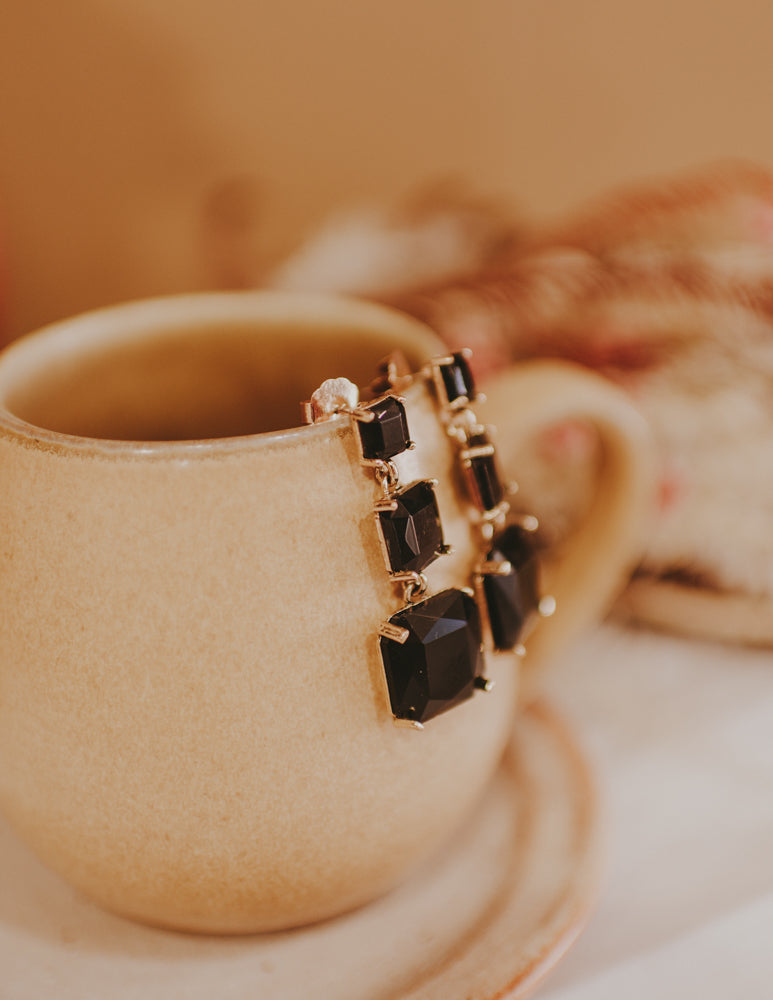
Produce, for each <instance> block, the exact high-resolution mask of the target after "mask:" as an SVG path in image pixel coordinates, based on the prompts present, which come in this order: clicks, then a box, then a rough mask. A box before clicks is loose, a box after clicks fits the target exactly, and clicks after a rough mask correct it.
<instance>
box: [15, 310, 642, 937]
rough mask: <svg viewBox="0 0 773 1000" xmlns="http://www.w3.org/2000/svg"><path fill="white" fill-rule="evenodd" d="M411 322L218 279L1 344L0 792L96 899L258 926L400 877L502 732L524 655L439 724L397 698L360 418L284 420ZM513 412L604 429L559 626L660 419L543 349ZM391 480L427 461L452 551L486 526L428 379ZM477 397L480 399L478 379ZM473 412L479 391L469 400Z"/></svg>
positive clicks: (293, 920) (627, 537)
mask: <svg viewBox="0 0 773 1000" xmlns="http://www.w3.org/2000/svg"><path fill="white" fill-rule="evenodd" d="M395 349H399V350H401V351H402V352H403V353H404V354H405V356H406V357H407V359H408V361H409V363H410V365H411V366H412V369H413V370H418V369H419V368H420V367H421V365H422V364H423V363H424V362H425V361H426V360H427V359H428V358H430V357H432V356H437V355H439V354H442V353H444V351H443V345H442V344H441V343H440V342H439V341H438V339H437V338H436V337H435V335H434V334H433V333H432V332H431V331H430V330H429V329H428V328H426V327H424V326H423V325H421V324H420V323H418V322H416V321H414V320H412V319H409V318H407V317H404V316H402V315H400V314H399V313H396V312H393V311H391V310H388V309H384V308H381V307H377V306H373V305H368V304H364V303H358V302H354V301H348V300H343V299H335V298H324V297H314V296H291V295H282V294H277V293H234V294H228V293H221V294H210V295H190V296H181V297H175V298H170V299H158V300H149V301H145V302H138V303H133V304H129V305H124V306H118V307H115V308H110V309H105V310H102V311H99V312H95V313H91V314H87V315H84V316H80V317H77V318H75V319H72V320H69V321H66V322H61V323H58V324H56V325H55V326H52V327H50V328H48V329H46V330H44V331H42V332H40V333H37V334H33V335H30V336H28V337H25V338H23V339H22V340H20V341H18V342H16V343H15V344H14V345H12V346H11V347H10V348H8V349H6V351H5V352H4V353H3V354H2V355H1V356H0V525H2V529H1V530H2V545H0V594H1V595H2V596H1V597H0V808H2V810H3V812H4V813H5V815H6V816H7V818H8V820H9V821H10V822H11V823H12V825H13V827H14V828H15V830H16V831H17V832H18V834H19V835H20V836H21V837H22V839H23V840H24V841H25V842H26V843H28V844H29V845H30V846H31V847H32V848H33V849H34V850H35V852H36V853H37V854H38V855H39V857H40V858H41V859H42V860H43V861H44V862H45V863H46V864H47V865H49V866H50V867H51V868H52V869H54V870H56V871H57V872H59V873H60V874H61V875H63V876H64V877H65V878H66V879H68V880H69V881H70V882H71V883H72V884H73V885H75V886H76V887H78V888H79V889H81V890H82V891H84V892H85V893H87V894H88V895H90V896H91V897H93V898H94V899H96V900H97V901H99V902H101V903H102V904H103V905H105V906H106V907H108V908H110V909H113V910H115V911H118V912H120V913H123V914H126V915H128V916H131V917H134V918H137V919H140V920H144V921H148V922H151V923H157V924H161V925H165V926H169V927H174V928H180V929H186V930H197V931H206V932H250V931H263V930H273V929H278V928H283V927H288V926H295V925H299V924H302V923H306V922H309V921H314V920H318V919H322V918H325V917H328V916H331V915H334V914H336V913H340V912H343V911H344V910H347V909H349V908H351V907H354V906H357V905H359V904H362V903H364V902H366V901H367V900H369V899H372V898H374V897H375V896H377V895H378V894H379V893H382V892H384V891H386V890H387V889H389V888H390V887H391V886H393V885H395V884H396V883H397V882H398V881H399V880H400V879H401V878H402V877H404V876H405V875H406V874H407V873H408V872H409V871H411V870H412V869H415V866H417V865H418V864H419V863H420V862H421V861H422V860H423V859H424V858H426V857H427V856H429V855H430V854H431V853H432V852H433V851H435V850H436V849H437V847H438V845H439V844H440V843H441V842H442V841H444V840H445V839H446V838H447V837H448V836H449V834H450V833H451V832H452V831H453V830H454V828H455V827H456V826H457V825H458V824H459V822H460V821H461V819H462V818H463V817H464V816H465V814H467V813H468V812H469V810H470V808H471V806H472V805H473V803H474V802H475V800H476V799H477V797H478V796H479V794H480V793H481V790H482V788H483V787H484V785H485V784H486V782H487V780H488V778H489V777H490V776H491V774H492V773H493V771H494V770H495V768H496V765H497V762H498V760H499V758H500V756H501V754H502V751H503V748H504V746H505V744H506V742H507V740H508V734H509V731H510V728H511V725H512V720H513V714H514V708H515V705H516V702H517V693H518V689H519V670H520V668H519V661H518V660H517V658H515V657H514V656H512V655H511V654H487V656H486V676H487V677H488V678H489V679H490V680H493V681H494V682H495V683H496V688H495V690H494V691H492V692H491V693H490V694H485V695H484V694H482V693H481V694H479V695H476V696H475V697H473V698H470V699H469V700H467V701H465V702H464V703H463V704H460V705H459V706H457V707H455V708H454V709H453V710H452V711H448V712H446V713H444V714H442V715H439V716H438V717H437V718H435V719H432V720H431V722H430V723H429V724H428V725H427V726H426V727H425V729H424V731H423V732H417V731H414V730H412V729H410V728H400V727H397V726H395V725H394V724H393V718H392V714H391V711H390V707H389V701H388V698H387V694H386V689H385V684H384V668H383V665H382V662H381V657H380V655H379V646H378V641H377V639H378V628H379V625H380V624H381V623H382V622H383V621H385V620H386V619H387V618H389V616H390V615H393V614H394V613H395V612H396V611H397V609H398V608H399V607H400V606H401V604H402V603H403V602H402V599H401V598H400V596H399V594H398V592H397V590H396V588H395V586H394V585H393V583H392V582H391V581H390V580H389V577H388V574H387V572H386V571H385V566H384V557H383V554H382V551H381V548H380V542H379V539H378V537H377V531H376V527H375V524H374V518H373V504H374V500H375V499H376V498H377V493H378V489H377V486H376V484H375V481H374V477H373V475H371V474H370V471H369V470H368V469H366V468H363V466H362V465H361V461H360V459H361V454H360V448H359V445H358V443H357V441H356V430H355V428H354V426H353V424H352V422H351V421H350V419H349V418H345V417H342V418H337V419H332V420H329V421H326V422H323V423H318V424H314V425H311V426H299V424H300V418H299V414H300V409H299V403H300V402H301V401H302V400H305V399H308V398H309V396H310V394H311V392H312V391H313V390H314V389H315V388H317V386H318V385H319V384H320V383H321V382H322V381H323V380H325V379H327V378H330V377H334V376H346V377H347V378H349V379H351V380H352V381H353V382H355V383H357V384H360V385H362V384H367V383H368V382H369V381H370V380H371V379H372V377H373V375H374V372H375V370H376V365H377V362H378V361H379V360H380V359H381V358H383V357H384V355H386V354H388V353H389V352H390V351H392V350H395ZM490 389H491V392H490V399H489V402H488V404H487V407H486V409H485V417H486V419H489V418H491V419H495V420H496V421H497V422H498V424H499V440H501V441H507V442H508V443H509V442H511V441H513V442H516V441H517V440H518V439H519V438H521V437H523V435H529V434H534V433H537V432H538V431H539V430H540V428H543V427H545V426H547V425H548V424H550V423H551V422H553V421H556V420H563V419H565V418H567V417H575V418H582V419H584V420H587V421H590V423H592V424H593V425H594V426H595V427H596V428H597V430H598V434H599V437H600V440H601V444H602V449H603V452H604V462H603V463H602V465H601V468H600V472H599V486H598V495H597V502H596V504H595V505H594V510H593V511H592V512H591V514H590V515H589V517H588V519H587V521H586V523H585V524H584V525H583V526H582V527H581V528H580V529H579V530H578V532H577V534H576V537H575V538H574V539H572V540H570V542H569V545H568V546H567V551H566V552H565V553H562V555H561V557H560V559H556V560H555V561H554V562H555V565H554V566H553V574H552V577H551V580H550V586H551V589H552V590H553V591H554V593H555V595H556V597H557V599H558V610H557V612H556V614H555V615H554V616H553V617H552V618H550V619H546V620H545V621H544V622H542V623H540V624H539V625H538V626H537V630H536V631H535V633H534V634H533V636H532V637H531V638H530V639H529V642H528V645H529V653H528V656H527V662H533V661H534V660H535V659H536V660H537V661H538V662H539V661H540V660H542V659H544V658H546V657H548V656H549V655H550V654H551V653H553V652H554V651H555V649H556V648H557V646H558V645H559V644H561V643H565V642H566V641H567V639H568V638H569V637H570V636H571V635H572V633H573V632H574V631H575V630H576V629H577V628H578V627H579V626H580V625H581V624H583V623H585V622H587V621H588V620H589V619H591V618H592V617H593V616H594V615H598V614H599V613H600V612H601V610H602V609H603V608H604V606H605V604H606V603H607V602H608V600H609V599H610V598H611V596H612V593H613V591H614V590H615V588H616V587H617V586H618V585H619V583H620V582H621V580H622V575H623V573H624V571H625V569H626V568H627V567H628V566H629V565H630V562H631V560H632V558H634V556H635V554H636V551H637V544H638V540H639V532H640V530H641V526H642V517H643V512H644V509H645V498H646V497H647V496H648V486H649V479H648V476H649V471H648V459H647V456H648V448H647V438H646V433H645V431H644V427H643V423H642V421H641V420H640V419H639V417H638V415H637V414H636V413H635V412H634V411H633V410H632V408H631V407H630V405H629V404H628V403H627V402H626V400H625V399H624V398H623V396H622V395H621V394H619V393H618V392H617V391H616V390H615V389H613V388H612V387H610V386H609V385H607V384H605V383H603V382H602V381H601V380H598V379H596V378H595V377H593V376H591V375H588V374H583V373H580V372H578V371H576V370H574V369H571V368H569V367H567V366H562V365H558V364H553V363H550V362H543V363H538V364H534V365H531V366H528V367H524V368H523V369H514V370H512V371H510V372H507V373H506V374H505V375H503V376H502V377H501V380H500V381H499V382H498V383H497V382H495V383H494V384H493V385H492V386H491V387H490ZM404 395H405V409H406V415H407V420H408V423H409V427H410V432H411V437H412V439H413V440H414V442H415V445H416V447H415V449H414V450H412V451H410V452H406V453H405V454H404V455H400V456H399V457H398V458H396V459H395V462H396V463H397V464H399V468H400V474H401V478H402V479H403V481H404V482H406V483H407V482H411V481H413V480H415V479H428V478H434V479H436V480H437V487H436V493H437V501H438V506H439V509H440V512H441V515H442V524H443V531H444V538H445V541H446V542H447V543H450V545H451V546H452V547H453V552H452V553H451V554H448V555H444V556H443V558H440V559H438V560H437V561H436V562H434V563H433V564H432V565H431V566H430V567H429V568H428V569H427V571H426V573H427V577H428V579H429V584H430V588H431V592H432V593H435V592H436V591H439V590H441V589H442V588H443V587H462V586H464V585H466V584H467V583H468V582H469V580H470V575H471V567H472V566H473V564H474V563H475V561H476V559H477V558H478V551H477V548H476V544H475V542H474V539H473V532H472V531H471V529H470V516H469V515H470V511H469V503H468V501H467V499H466V498H465V496H464V495H463V493H462V491H461V490H460V488H459V483H458V480H457V477H456V475H455V472H454V468H455V466H454V462H455V450H454V447H453V445H452V442H451V440H450V438H449V435H448V433H447V431H446V427H445V426H444V424H443V422H442V420H440V419H439V417H438V407H437V402H436V400H435V399H434V398H433V395H432V393H431V391H430V389H429V387H428V384H427V382H426V381H425V380H422V379H416V380H414V382H413V383H412V384H411V385H410V386H409V387H408V388H407V389H406V390H405V393H404ZM476 411H477V408H476ZM481 415H483V412H481Z"/></svg>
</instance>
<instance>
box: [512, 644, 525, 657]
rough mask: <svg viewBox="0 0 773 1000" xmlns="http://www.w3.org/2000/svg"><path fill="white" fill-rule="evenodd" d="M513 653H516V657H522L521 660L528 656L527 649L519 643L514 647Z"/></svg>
mask: <svg viewBox="0 0 773 1000" xmlns="http://www.w3.org/2000/svg"><path fill="white" fill-rule="evenodd" d="M513 652H514V653H515V655H516V656H519V657H521V659H523V657H524V656H526V647H525V646H524V644H523V643H522V642H519V643H518V644H517V645H516V646H513Z"/></svg>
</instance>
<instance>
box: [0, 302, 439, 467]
mask: <svg viewBox="0 0 773 1000" xmlns="http://www.w3.org/2000/svg"><path fill="white" fill-rule="evenodd" d="M193 310H195V313H194V312H193ZM278 320H281V321H282V322H296V323H301V324H308V325H312V324H315V323H316V324H319V323H335V322H341V323H342V324H344V323H345V324H346V325H347V326H350V327H351V326H354V325H358V326H359V325H361V326H362V327H363V332H367V333H378V332H383V333H384V334H385V335H388V336H389V337H394V339H395V340H396V341H398V342H400V343H404V342H406V341H408V340H416V341H417V342H419V341H420V340H423V341H424V342H425V343H426V345H427V350H426V352H423V353H426V354H427V357H431V356H432V355H435V354H438V353H441V352H442V351H443V350H444V349H445V345H444V344H443V342H442V341H441V340H440V338H439V337H438V336H437V334H435V333H434V331H432V329H431V328H430V327H429V326H427V325H426V324H424V323H422V322H421V321H420V320H417V319H414V318H413V317H411V316H409V315H408V314H406V313H403V312H400V311H399V310H397V309H393V308H391V307H389V306H385V305H381V304H380V303H373V302H367V301H365V300H362V299H357V298H354V297H350V296H345V295H338V294H329V293H317V292H284V291H274V290H273V289H254V290H249V291H223V292H184V293H179V294H175V295H163V296H154V297H150V298H142V299H135V300H130V301H127V302H121V303H116V304H114V305H109V306H103V307H101V308H99V309H93V310H89V311H87V312H84V313H79V314H77V315H75V316H72V317H67V318H65V319H61V320H56V321H55V322H53V323H49V324H47V325H46V326H44V327H41V328H40V329H39V330H35V331H32V332H30V333H27V334H25V335H23V336H22V337H20V338H19V339H18V340H15V341H12V342H11V344H9V345H8V346H6V347H5V348H3V349H2V350H1V351H0V437H4V438H10V439H15V440H16V441H21V442H22V443H23V444H24V445H26V446H28V447H34V448H39V449H42V450H45V451H49V452H54V453H59V454H67V453H72V454H79V455H84V454H88V455H91V456H93V457H104V458H108V457H115V458H118V457H122V458H133V459H140V458H141V459H153V458H158V459H191V458H221V457H226V456H229V455H233V454H238V453H241V452H244V451H252V450H254V449H255V448H256V447H260V448H264V447H271V446H273V445H277V444H280V443H281V444H282V445H290V444H293V443H297V442H299V441H300V440H301V439H302V440H303V441H304V442H309V441H311V440H314V439H315V438H316V439H324V438H328V437H330V436H332V435H334V434H335V433H337V432H339V431H341V430H342V429H343V428H344V427H346V426H348V425H347V424H343V423H342V422H341V421H339V420H328V421H324V422H321V423H318V424H311V425H304V424H300V423H299V424H298V425H297V426H294V427H288V428H283V429H281V430H270V431H260V432H256V433H254V434H241V435H236V436H224V437H207V438H190V439H180V440H159V441H155V440H139V439H127V440H124V439H116V438H98V437H90V436H88V435H80V434H72V433H67V432H64V431H56V430H52V429H50V428H47V427H44V426H42V425H39V424H36V423H34V422H32V421H30V420H26V419H24V418H23V417H20V416H17V415H16V414H15V413H14V412H13V411H12V410H10V409H9V408H8V406H7V405H6V403H5V399H4V396H5V393H6V391H7V390H8V389H9V388H11V386H12V385H13V384H14V383H15V382H16V381H18V379H19V378H20V377H23V376H24V374H25V373H27V372H30V373H32V372H36V371H38V372H42V371H44V370H45V369H46V368H50V367H51V365H52V363H55V359H56V354H57V353H59V354H62V355H65V354H69V353H70V352H71V351H72V348H73V345H76V346H79V347H84V346H85V347H86V349H88V347H89V346H91V345H92V344H97V343H99V344H101V345H104V344H105V343H106V341H107V339H108V338H111V342H112V343H113V344H121V343H126V342H127V341H130V340H131V339H132V338H133V337H134V336H135V335H136V334H137V333H139V332H141V331H144V330H146V329H148V328H149V327H153V328H156V329H157V330H158V331H159V332H161V331H163V332H165V333H171V332H173V331H174V330H178V331H180V330H182V329H184V328H186V329H188V330H190V331H194V330H195V329H196V327H211V325H212V324H213V323H218V324H222V325H223V327H224V328H227V327H228V326H229V325H233V326H237V325H240V324H242V323H244V322H245V321H257V322H271V321H278ZM106 321H109V322H106ZM51 348H53V350H51ZM49 351H50V352H51V353H50V354H49V356H48V357H46V358H45V360H41V355H42V354H43V353H44V352H46V353H48V352H49ZM336 374H337V373H336V372H334V371H331V373H330V377H334V376H335V375H336ZM415 391H416V384H415V383H414V384H412V385H411V386H409V387H408V388H407V391H406V392H405V393H403V394H404V395H408V396H412V395H413V394H414V393H415ZM300 402H301V401H300V400H298V403H299V404H300Z"/></svg>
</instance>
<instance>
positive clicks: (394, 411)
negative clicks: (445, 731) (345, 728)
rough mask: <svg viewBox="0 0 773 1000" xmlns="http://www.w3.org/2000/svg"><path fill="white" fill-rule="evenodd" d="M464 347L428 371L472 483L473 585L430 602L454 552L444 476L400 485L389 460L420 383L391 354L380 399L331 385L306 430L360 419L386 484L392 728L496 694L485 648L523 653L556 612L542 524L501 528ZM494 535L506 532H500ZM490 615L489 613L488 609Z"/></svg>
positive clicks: (384, 642)
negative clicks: (443, 514)
mask: <svg viewBox="0 0 773 1000" xmlns="http://www.w3.org/2000/svg"><path fill="white" fill-rule="evenodd" d="M467 359H468V352H458V353H456V354H452V355H449V356H448V357H442V358H437V359H434V360H433V361H431V362H430V363H429V365H428V366H427V368H426V369H425V370H424V372H423V373H422V374H423V375H424V377H426V378H427V379H428V380H429V381H430V383H431V385H432V386H433V388H434V395H435V397H436V399H437V400H438V404H439V408H440V416H441V420H442V421H443V423H444V424H445V426H446V430H447V432H448V434H449V435H450V437H451V438H452V440H453V441H454V443H455V448H456V453H457V459H458V462H459V464H460V469H461V471H462V474H463V477H464V479H465V482H466V484H467V490H468V495H469V499H470V504H471V522H472V528H473V530H474V531H476V533H477V535H478V542H479V549H480V551H481V553H482V555H481V558H480V559H479V561H478V563H477V565H476V567H475V571H474V576H473V581H472V582H473V585H474V586H473V587H462V588H449V589H446V590H443V591H441V592H439V593H437V594H433V595H427V589H428V583H427V578H426V576H425V574H424V570H425V569H426V568H427V567H428V566H429V565H430V564H431V563H432V562H434V561H435V560H436V559H437V558H439V557H441V556H443V555H446V554H448V553H449V552H450V549H449V547H448V546H447V545H446V544H445V542H444V540H443V528H442V524H441V519H440V511H439V508H438V503H437V497H436V494H435V487H436V486H437V481H436V480H431V479H426V480H419V481H416V482H413V483H410V484H408V485H403V484H402V483H401V482H400V475H399V471H398V469H397V466H396V465H395V463H394V461H393V459H394V458H395V457H396V456H397V455H399V454H401V453H403V452H405V451H409V450H411V449H412V448H413V443H412V441H411V439H410V434H409V431H408V423H407V417H406V413H405V405H404V399H403V398H402V397H401V396H400V395H398V392H397V390H398V387H401V386H402V385H404V384H407V383H409V382H410V381H412V379H411V378H410V377H409V376H405V375H403V374H402V373H401V370H400V365H399V364H398V363H396V362H395V361H394V360H392V359H388V360H387V362H385V363H384V364H383V365H382V370H381V376H380V378H379V379H378V380H377V381H376V382H375V383H374V387H376V389H377V391H380V394H379V395H378V396H377V397H376V398H375V399H372V400H370V401H368V402H367V403H360V400H359V390H358V388H357V386H355V385H354V384H353V383H352V382H350V381H349V380H348V379H344V378H336V379H329V380H327V381H326V382H324V383H323V384H322V385H321V386H320V387H319V389H317V390H316V392H314V393H313V394H312V397H311V399H310V400H309V401H308V402H307V403H304V404H303V411H304V418H305V420H306V422H307V423H315V422H317V421H320V420H326V419H330V418H331V417H333V416H335V415H337V414H339V413H348V414H349V416H350V417H351V418H352V420H353V422H354V425H355V428H356V431H357V434H356V437H357V440H358V441H359V445H360V453H361V462H362V464H363V465H364V466H366V467H368V468H371V469H372V470H373V474H374V476H375V479H376V482H377V483H378V485H379V487H380V489H381V497H380V498H379V499H378V500H377V501H376V503H375V504H374V515H375V520H376V526H377V532H378V536H379V538H380V541H381V548H382V552H383V555H384V559H385V563H386V568H387V572H388V573H389V577H390V579H391V580H392V581H393V582H394V583H396V584H398V585H400V586H401V587H402V590H403V600H404V602H405V604H404V607H402V608H401V609H400V610H398V611H397V612H396V613H395V614H393V615H391V616H390V618H389V619H388V620H387V621H386V622H384V623H383V624H382V625H381V626H380V628H379V629H378V635H379V646H380V652H381V658H382V662H383V666H384V676H385V680H386V686H387V691H388V695H389V701H390V706H391V710H392V716H393V718H394V721H395V722H396V723H397V724H400V725H407V726H410V727H412V728H415V729H422V728H423V724H424V723H425V722H426V721H427V720H429V719H431V718H433V717H434V716H436V715H439V714H440V713H441V712H445V711H447V710H448V709H450V708H453V707H454V706H455V705H458V704H460V703H461V702H463V701H466V700H467V699H468V698H470V697H471V696H472V695H473V694H474V693H475V691H476V690H483V691H489V690H490V689H491V687H492V683H491V682H490V681H489V680H487V679H486V678H485V676H484V669H485V663H484V646H485V647H488V648H490V649H494V650H503V649H510V650H514V651H515V652H516V653H519V654H522V653H523V647H522V645H521V638H522V636H523V635H524V634H525V632H526V631H527V630H528V629H529V627H530V626H531V624H532V622H533V620H534V619H535V618H536V616H537V614H539V613H542V614H547V613H550V611H551V606H550V602H549V600H548V599H544V598H543V599H542V600H540V599H539V598H538V572H537V561H536V552H535V549H534V546H533V545H532V544H531V542H530V540H529V535H530V534H532V533H533V532H534V530H535V529H536V527H537V522H536V519H535V518H532V517H525V518H521V519H520V520H519V521H517V522H514V523H511V524H510V525H507V526H506V525H505V519H506V516H507V514H508V512H509V509H510V505H509V502H508V500H507V499H506V490H505V488H504V485H503V482H502V479H501V476H500V474H499V470H498V466H497V463H496V454H495V449H494V445H493V443H492V440H491V429H490V428H486V427H483V426H481V425H480V424H479V423H478V421H477V419H476V417H475V414H474V413H473V411H472V409H471V404H472V403H473V402H475V400H476V398H480V397H477V396H476V393H475V387H474V382H473V378H472V373H471V371H470V368H469V365H468V361H467ZM495 532H498V533H495ZM481 610H483V613H481Z"/></svg>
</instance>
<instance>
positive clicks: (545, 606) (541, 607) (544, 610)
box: [537, 594, 556, 618]
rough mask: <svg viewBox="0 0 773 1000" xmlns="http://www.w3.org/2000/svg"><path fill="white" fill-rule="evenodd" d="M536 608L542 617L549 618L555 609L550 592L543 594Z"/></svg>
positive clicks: (553, 598) (554, 602) (554, 600)
mask: <svg viewBox="0 0 773 1000" xmlns="http://www.w3.org/2000/svg"><path fill="white" fill-rule="evenodd" d="M537 610H538V611H539V613H540V616H541V617H542V618H550V616H551V615H552V614H555V611H556V599H555V597H553V595H552V594H545V596H544V597H543V598H541V599H540V602H539V604H538V605H537Z"/></svg>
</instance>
